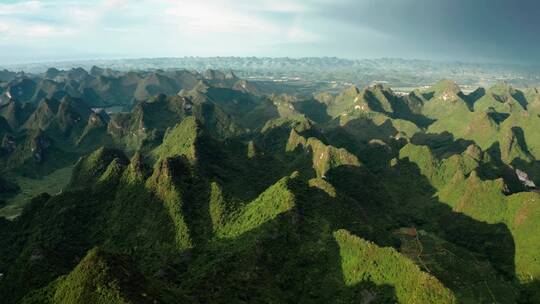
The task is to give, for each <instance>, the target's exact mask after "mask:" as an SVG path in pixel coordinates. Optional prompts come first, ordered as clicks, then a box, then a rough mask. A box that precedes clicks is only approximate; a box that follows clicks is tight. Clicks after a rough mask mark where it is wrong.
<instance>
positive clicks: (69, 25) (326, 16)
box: [0, 0, 540, 65]
mask: <svg viewBox="0 0 540 304" xmlns="http://www.w3.org/2000/svg"><path fill="white" fill-rule="evenodd" d="M539 16H540V1H537V0H283V1H277V0H234V1H233V0H230V1H226V0H191V1H187V0H176V1H174V0H86V1H73V0H41V1H40V0H0V63H2V64H10V63H24V62H42V61H56V60H80V59H114V58H140V57H183V56H269V57H311V56H332V57H333V56H335V57H343V58H352V59H360V58H380V57H393V58H415V59H431V60H443V61H466V62H508V63H522V64H535V65H536V63H537V62H538V61H540V17H539Z"/></svg>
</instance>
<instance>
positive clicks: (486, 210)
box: [0, 67, 540, 303]
mask: <svg viewBox="0 0 540 304" xmlns="http://www.w3.org/2000/svg"><path fill="white" fill-rule="evenodd" d="M46 74H47V75H46V77H48V78H51V79H50V80H51V81H55V82H58V83H66V82H72V81H75V82H78V83H85V86H87V87H90V86H91V85H92V84H95V83H96V82H98V83H100V84H99V86H102V87H107V86H109V87H107V88H106V89H104V90H102V91H99V94H98V93H96V94H94V93H95V92H98V90H94V93H91V94H90V93H88V95H83V96H82V97H81V96H75V97H72V96H71V94H69V96H64V97H62V98H61V99H58V98H48V99H47V98H45V99H43V100H40V101H38V102H34V101H29V103H27V104H24V103H22V102H21V101H18V100H12V101H11V102H10V103H8V104H6V105H5V106H3V107H2V108H1V111H0V113H1V114H2V117H4V120H5V123H4V124H3V127H2V125H0V127H1V129H0V134H1V132H3V135H2V136H3V137H4V139H3V142H2V150H1V151H2V152H1V154H0V161H1V162H0V164H1V167H0V171H1V172H6V174H8V173H9V174H10V175H9V176H12V174H17V173H19V174H20V172H25V174H35V175H41V176H46V174H45V173H46V172H48V171H50V170H52V168H62V167H65V166H67V165H71V164H73V163H74V162H75V161H76V159H78V161H76V163H75V165H74V166H73V170H72V175H71V179H70V182H69V183H68V184H67V185H66V186H65V187H64V188H63V189H62V190H61V191H60V192H59V193H50V194H41V195H37V196H35V197H34V198H33V199H32V200H31V201H29V202H28V204H27V206H26V207H25V208H24V211H23V212H22V214H21V215H20V216H19V217H17V218H15V219H14V220H12V221H7V220H4V219H0V243H1V244H4V245H3V246H0V274H1V275H0V294H1V295H2V297H0V303H18V302H21V303H87V302H94V303H178V302H186V303H269V302H272V303H293V302H294V303H355V302H360V303H536V302H538V301H539V300H540V288H539V284H538V282H539V277H540V263H539V261H540V255H539V253H538V250H537V249H538V248H537V244H538V242H539V241H540V240H539V239H538V236H540V224H539V223H540V194H539V193H538V190H537V188H536V184H539V183H540V181H539V180H538V178H539V176H540V171H539V169H538V168H540V165H538V163H539V162H538V161H537V158H538V157H540V155H538V151H540V150H539V149H540V145H539V144H540V140H538V139H537V136H538V132H536V129H537V127H538V126H539V125H540V122H539V121H538V120H539V119H540V117H539V116H538V114H537V113H535V112H534V111H533V110H532V107H531V105H534V103H535V102H536V101H535V100H536V99H535V98H536V96H537V95H536V93H535V91H534V90H531V91H527V92H526V93H525V92H522V91H520V90H515V89H508V88H507V87H500V86H498V87H495V88H492V89H488V90H487V91H484V90H477V91H475V92H473V93H471V94H469V95H465V94H464V93H462V92H461V90H460V89H459V87H458V86H457V85H456V84H455V83H453V82H451V81H441V82H439V83H436V84H435V85H434V86H433V87H431V88H428V89H423V90H416V91H414V92H412V93H411V94H409V95H407V96H403V95H398V94H396V93H394V92H393V91H392V90H391V89H390V88H388V87H385V86H382V85H375V86H369V87H366V88H364V89H358V88H357V87H352V88H350V89H348V90H346V91H344V92H342V93H341V94H337V95H334V94H321V95H317V96H313V97H309V96H308V97H300V96H291V95H285V94H279V95H278V94H275V95H269V96H264V95H260V94H259V93H260V92H257V90H256V88H253V87H250V86H249V83H245V82H242V80H239V79H238V78H237V77H236V76H235V75H234V74H233V73H232V72H219V71H212V70H209V71H206V72H205V73H203V74H201V75H195V74H192V73H189V72H178V71H176V72H174V71H167V72H163V71H154V72H129V73H117V72H115V71H112V70H110V71H107V70H104V69H99V68H97V67H96V68H95V69H92V70H91V71H90V73H88V72H86V71H84V70H81V69H74V70H70V71H59V70H57V71H55V70H50V71H48V72H47V73H46ZM178 79H181V81H179V80H178ZM181 82H184V84H189V85H183V84H181ZM128 83H129V84H128ZM51 85H52V84H51ZM39 86H41V87H43V85H39ZM122 87H123V88H122ZM127 87H129V89H128V88H127ZM54 90H55V89H54ZM54 90H52V91H54ZM119 90H120V91H121V90H126V92H127V91H130V92H131V93H125V92H124V93H118V92H119ZM161 90H168V92H167V93H168V95H166V94H157V93H159V92H162V91H161ZM52 91H51V92H52ZM179 91H180V92H179ZM43 92H45V90H43ZM134 92H136V94H140V96H143V97H141V98H142V100H138V101H136V102H135V104H134V105H133V107H132V109H131V111H129V112H120V113H107V110H103V109H92V108H91V107H90V106H89V105H88V103H87V99H86V98H87V97H88V96H94V97H95V98H96V99H93V101H92V103H94V102H97V101H99V102H104V100H105V99H102V96H106V95H107V96H109V97H107V99H109V98H117V97H118V96H119V95H118V96H116V97H114V94H121V95H123V96H128V95H129V94H135V93H134ZM155 93H156V94H155ZM47 94H48V93H47ZM92 94H94V95H92ZM124 94H126V95H124ZM154 94H155V96H152V97H150V95H154ZM495 95H496V96H499V97H500V96H506V97H507V99H506V101H504V102H506V103H508V102H509V104H513V103H514V101H515V102H517V104H519V106H520V107H521V105H525V106H523V107H521V109H519V111H509V109H510V106H509V107H507V106H503V107H500V106H498V105H497V106H493V105H492V106H489V107H484V104H485V103H486V102H487V101H486V100H488V99H491V98H492V96H495ZM96 96H97V97H96ZM100 96H101V97H100ZM94 97H93V98H94ZM522 97H523V98H522ZM88 98H89V97H88ZM118 98H119V97H118ZM130 98H131V97H130ZM501 98H502V97H501ZM503 99H504V98H503ZM109 100H110V99H109ZM523 101H525V102H523ZM497 102H500V101H497ZM26 105H29V106H28V107H29V108H28V111H27V110H24V107H26ZM94 105H95V104H94ZM102 105H103V104H102ZM512 107H513V106H512ZM516 107H517V105H516ZM8 108H9V109H8ZM30 109H31V110H30ZM23 110H24V111H23ZM26 111H27V112H26ZM0 123H1V121H0ZM6 176H8V175H6ZM3 184H5V185H8V184H9V180H7V179H6V180H5V182H4V181H3V180H2V179H0V187H1V186H2V185H3ZM0 190H1V189H0ZM22 190H23V191H24V189H22ZM6 197H7V199H9V195H7V196H6ZM0 198H2V200H4V196H2V197H0ZM8 203H9V202H8ZM0 207H1V206H0Z"/></svg>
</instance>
